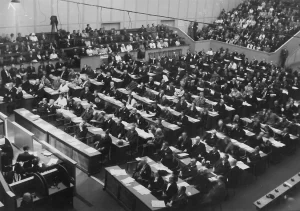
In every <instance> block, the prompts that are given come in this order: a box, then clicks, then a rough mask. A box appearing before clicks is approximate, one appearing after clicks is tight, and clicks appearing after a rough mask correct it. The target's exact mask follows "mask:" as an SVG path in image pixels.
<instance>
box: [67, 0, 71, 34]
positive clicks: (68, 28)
mask: <svg viewBox="0 0 300 211" xmlns="http://www.w3.org/2000/svg"><path fill="white" fill-rule="evenodd" d="M69 16H70V2H67V31H70V17H69Z"/></svg>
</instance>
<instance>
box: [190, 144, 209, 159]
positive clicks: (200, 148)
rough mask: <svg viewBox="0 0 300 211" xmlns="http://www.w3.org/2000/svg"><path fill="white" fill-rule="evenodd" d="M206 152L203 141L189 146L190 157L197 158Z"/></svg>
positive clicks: (203, 155)
mask: <svg viewBox="0 0 300 211" xmlns="http://www.w3.org/2000/svg"><path fill="white" fill-rule="evenodd" d="M206 154H207V152H206V147H205V144H203V143H201V142H200V143H199V144H197V145H196V144H195V145H193V146H192V148H191V153H190V156H191V157H192V158H198V156H199V155H201V157H205V156H206Z"/></svg>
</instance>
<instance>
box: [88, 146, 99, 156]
mask: <svg viewBox="0 0 300 211" xmlns="http://www.w3.org/2000/svg"><path fill="white" fill-rule="evenodd" d="M85 151H87V152H88V153H90V154H92V153H95V152H98V151H97V150H96V149H94V148H92V147H89V148H86V149H85Z"/></svg>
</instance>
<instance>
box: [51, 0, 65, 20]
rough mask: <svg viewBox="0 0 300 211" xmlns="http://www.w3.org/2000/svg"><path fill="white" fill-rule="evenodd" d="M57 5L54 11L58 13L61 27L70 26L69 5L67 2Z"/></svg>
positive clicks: (58, 2)
mask: <svg viewBox="0 0 300 211" xmlns="http://www.w3.org/2000/svg"><path fill="white" fill-rule="evenodd" d="M54 2H55V1H54ZM55 5H56V7H55V9H54V10H55V11H56V12H57V17H58V21H59V22H60V25H61V24H68V12H67V11H68V3H67V2H65V1H57V3H56V4H55Z"/></svg>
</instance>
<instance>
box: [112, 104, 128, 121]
mask: <svg viewBox="0 0 300 211" xmlns="http://www.w3.org/2000/svg"><path fill="white" fill-rule="evenodd" d="M115 116H116V117H118V118H120V119H121V120H122V121H127V119H128V116H129V110H128V109H127V108H126V106H125V105H124V104H123V105H122V107H121V108H120V109H119V110H118V111H117V112H116V113H115Z"/></svg>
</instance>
